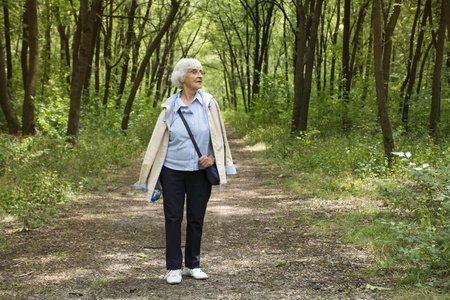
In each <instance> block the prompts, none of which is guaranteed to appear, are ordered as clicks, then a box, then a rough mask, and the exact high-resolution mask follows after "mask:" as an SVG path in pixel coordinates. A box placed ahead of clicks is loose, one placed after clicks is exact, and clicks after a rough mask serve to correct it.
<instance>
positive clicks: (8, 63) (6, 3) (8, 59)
mask: <svg viewBox="0 0 450 300" xmlns="http://www.w3.org/2000/svg"><path fill="white" fill-rule="evenodd" d="M3 22H4V23H3V24H4V26H5V48H6V67H7V68H8V72H7V75H8V77H7V78H8V80H9V79H11V78H12V77H13V65H12V54H11V35H10V33H9V32H10V30H11V26H10V22H9V1H6V0H5V1H4V2H3Z"/></svg>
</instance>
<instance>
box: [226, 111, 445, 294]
mask: <svg viewBox="0 0 450 300" xmlns="http://www.w3.org/2000/svg"><path fill="white" fill-rule="evenodd" d="M268 113H269V114H272V113H273V112H270V111H269V112H268ZM251 118H252V116H251V114H250V116H249V117H246V116H245V115H243V114H240V113H235V114H234V115H233V114H230V115H229V116H228V121H229V124H232V126H233V130H234V131H235V132H237V133H238V134H240V135H241V136H243V137H244V138H245V140H246V141H247V143H249V144H252V145H254V144H260V145H263V146H262V147H259V149H262V150H261V151H259V152H258V154H257V155H259V157H260V158H261V159H264V160H266V161H267V162H268V164H270V165H272V166H274V168H275V169H277V172H280V177H281V176H282V177H287V180H286V181H285V188H286V189H287V190H288V191H289V192H291V193H296V194H301V196H303V197H308V198H310V199H312V200H311V201H314V198H315V197H317V198H327V199H335V200H339V199H345V198H347V199H351V198H352V199H361V201H363V202H364V204H365V205H362V206H361V208H359V209H355V210H354V211H352V212H349V213H339V214H338V213H337V214H336V215H335V216H333V217H332V218H331V219H328V220H322V221H320V222H319V223H318V224H317V226H316V228H322V230H324V231H327V229H330V228H331V227H332V228H333V229H338V230H340V231H341V232H343V235H344V237H345V238H346V240H347V241H348V242H350V243H353V244H355V245H358V246H360V247H364V248H365V249H367V251H369V252H370V253H373V255H374V257H375V263H376V266H377V269H378V270H380V271H382V272H383V274H389V276H394V278H395V280H396V282H397V283H398V288H399V290H402V288H405V287H408V288H406V289H405V290H407V291H406V293H410V292H411V293H415V292H416V291H417V289H424V288H428V289H435V291H436V292H437V293H438V294H441V295H442V294H445V293H447V292H448V291H449V289H450V286H449V275H450V274H449V271H448V270H449V269H450V252H449V251H450V214H449V212H450V170H449V168H450V146H449V144H450V143H449V142H450V141H449V140H446V139H441V141H440V144H439V145H436V144H433V143H432V142H431V140H429V139H428V138H427V137H423V136H426V134H425V135H423V134H417V135H414V134H404V133H403V132H398V133H394V137H395V143H396V145H397V149H400V148H401V149H402V150H405V152H396V153H395V154H396V157H397V158H396V159H395V162H394V164H393V166H392V167H391V168H389V167H388V166H387V163H386V160H385V157H384V151H383V146H382V136H381V134H380V133H379V130H378V129H377V128H376V127H375V125H376V124H374V125H373V126H371V125H367V126H366V127H365V128H364V127H361V128H360V129H358V130H354V131H352V132H351V134H343V133H341V132H321V131H319V130H317V129H310V130H308V131H307V132H304V133H301V134H299V135H296V136H293V135H292V134H291V132H290V128H289V126H288V125H287V123H286V122H284V124H283V122H278V121H277V119H279V120H282V119H283V118H274V120H273V121H272V122H263V123H258V122H255V120H254V119H251ZM409 287H413V289H410V288H409ZM414 288H415V289H414Z"/></svg>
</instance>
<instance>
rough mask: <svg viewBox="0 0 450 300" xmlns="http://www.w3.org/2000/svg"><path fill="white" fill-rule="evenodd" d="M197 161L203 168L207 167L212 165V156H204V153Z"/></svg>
mask: <svg viewBox="0 0 450 300" xmlns="http://www.w3.org/2000/svg"><path fill="white" fill-rule="evenodd" d="M198 163H199V164H201V165H202V167H203V168H205V169H206V168H209V167H211V166H212V165H214V157H212V156H206V155H202V156H201V157H200V158H199V159H198Z"/></svg>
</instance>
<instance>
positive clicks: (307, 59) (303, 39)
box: [292, 0, 323, 133]
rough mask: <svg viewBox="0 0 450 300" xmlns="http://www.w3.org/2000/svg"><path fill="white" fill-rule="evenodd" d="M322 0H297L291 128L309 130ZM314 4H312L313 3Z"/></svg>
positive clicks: (299, 130)
mask: <svg viewBox="0 0 450 300" xmlns="http://www.w3.org/2000/svg"><path fill="white" fill-rule="evenodd" d="M322 3H323V0H316V1H311V2H310V1H304V2H303V1H301V0H297V2H296V9H297V28H296V37H295V42H296V52H295V64H294V65H295V71H294V107H293V115H292V132H294V133H298V132H301V131H306V130H307V128H308V111H309V101H310V96H311V86H312V77H313V66H314V55H315V47H316V43H317V35H318V27H319V22H320V17H321V11H322ZM310 5H311V7H310Z"/></svg>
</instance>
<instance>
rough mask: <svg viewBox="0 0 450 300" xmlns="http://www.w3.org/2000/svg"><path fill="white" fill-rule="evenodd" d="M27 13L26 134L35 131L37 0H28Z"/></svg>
mask: <svg viewBox="0 0 450 300" xmlns="http://www.w3.org/2000/svg"><path fill="white" fill-rule="evenodd" d="M26 14H27V19H28V44H29V47H30V55H29V68H28V72H27V77H26V79H27V81H26V88H25V98H24V101H23V110H22V132H23V134H25V135H27V134H34V133H35V124H34V97H35V96H36V88H37V77H38V68H39V35H38V21H37V1H36V0H27V12H26Z"/></svg>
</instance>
